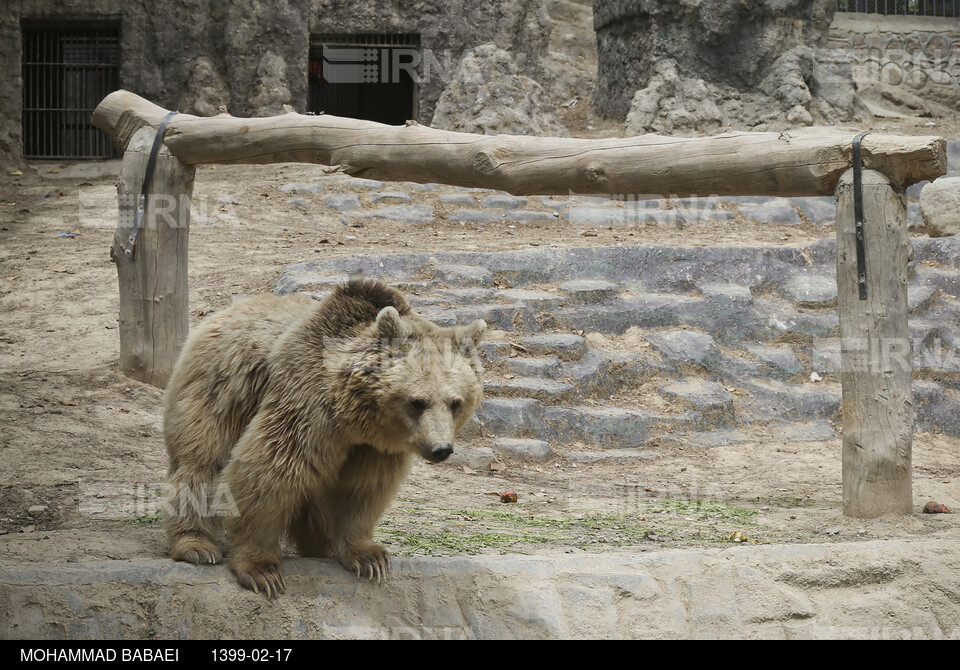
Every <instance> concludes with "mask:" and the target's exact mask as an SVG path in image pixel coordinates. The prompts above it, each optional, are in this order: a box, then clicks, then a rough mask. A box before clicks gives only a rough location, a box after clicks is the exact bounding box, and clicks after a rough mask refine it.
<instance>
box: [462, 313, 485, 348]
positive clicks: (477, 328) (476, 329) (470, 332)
mask: <svg viewBox="0 0 960 670" xmlns="http://www.w3.org/2000/svg"><path fill="white" fill-rule="evenodd" d="M485 332H487V322H486V321H484V320H483V319H477V320H476V321H474V322H473V323H471V324H470V325H469V326H464V327H463V329H462V330H461V331H460V338H461V340H472V341H473V343H474V344H476V343H477V342H479V341H480V338H482V337H483V334H484V333H485Z"/></svg>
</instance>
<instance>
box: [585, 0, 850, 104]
mask: <svg viewBox="0 0 960 670" xmlns="http://www.w3.org/2000/svg"><path fill="white" fill-rule="evenodd" d="M835 7H836V4H835V2H834V0H687V1H686V2H676V1H675V0H594V3H593V11H594V28H595V29H596V32H597V48H598V53H599V59H598V79H599V81H598V84H597V91H596V94H595V98H594V100H595V103H596V105H597V107H598V109H599V111H600V112H601V113H602V114H603V115H605V116H608V117H612V118H618V119H623V118H625V117H626V115H627V112H628V111H629V109H630V103H631V99H632V97H633V95H634V93H635V92H636V91H638V90H641V89H644V88H646V87H647V86H648V85H649V84H650V81H651V79H653V78H654V77H655V76H656V75H657V74H658V73H657V70H656V68H657V65H658V64H660V63H662V62H664V61H668V60H669V61H674V62H675V63H676V65H677V70H678V75H679V77H680V78H681V79H684V78H696V79H702V80H703V81H704V82H705V83H707V84H715V85H720V86H724V87H732V88H734V89H736V90H752V89H755V88H756V87H758V86H759V85H760V84H761V82H763V80H764V79H765V78H766V77H767V76H768V75H769V74H770V72H771V69H772V67H773V66H774V64H775V63H776V61H777V59H778V58H779V57H780V56H782V55H783V54H785V53H786V52H788V51H790V50H791V49H793V48H795V47H799V46H806V47H811V48H817V47H819V46H822V45H823V43H824V42H825V40H826V36H827V30H828V28H829V25H830V21H831V19H832V17H833V12H834V9H835Z"/></svg>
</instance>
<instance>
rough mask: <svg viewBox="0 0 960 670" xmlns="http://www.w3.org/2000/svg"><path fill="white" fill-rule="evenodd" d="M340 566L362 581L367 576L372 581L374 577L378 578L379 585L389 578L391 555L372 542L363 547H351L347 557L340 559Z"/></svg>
mask: <svg viewBox="0 0 960 670" xmlns="http://www.w3.org/2000/svg"><path fill="white" fill-rule="evenodd" d="M340 565H342V566H343V567H345V568H346V569H347V570H349V571H350V572H352V573H354V574H355V575H356V576H357V579H360V577H361V576H362V575H366V576H367V578H368V579H369V580H370V581H373V578H374V576H376V578H377V584H380V583H381V582H383V580H384V579H386V578H387V570H388V569H389V568H390V554H389V553H387V550H386V549H385V548H383V547H382V546H380V545H379V544H374V543H373V542H370V543H369V544H365V545H362V546H354V547H350V548H348V549H347V550H346V552H345V555H344V556H342V557H341V558H340Z"/></svg>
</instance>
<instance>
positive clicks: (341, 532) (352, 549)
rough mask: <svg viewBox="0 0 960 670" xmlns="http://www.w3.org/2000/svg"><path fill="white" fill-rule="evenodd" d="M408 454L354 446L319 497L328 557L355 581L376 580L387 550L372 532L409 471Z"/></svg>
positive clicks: (387, 557)
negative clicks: (331, 482)
mask: <svg viewBox="0 0 960 670" xmlns="http://www.w3.org/2000/svg"><path fill="white" fill-rule="evenodd" d="M411 462H412V457H411V456H410V455H408V454H384V453H382V452H379V451H377V450H375V449H374V448H373V447H369V446H366V445H361V446H357V447H354V449H353V451H352V452H351V453H350V456H349V458H348V459H347V462H346V463H345V464H344V466H343V468H342V469H341V470H340V472H339V474H338V477H337V481H336V482H335V484H334V486H333V487H332V488H331V489H329V490H328V491H325V492H324V495H323V496H322V500H323V503H322V510H323V512H324V514H325V522H326V523H327V525H328V528H329V529H330V533H331V539H330V547H329V555H330V556H332V557H334V558H336V559H337V560H338V561H339V562H340V565H342V566H343V567H344V568H346V569H347V570H349V571H350V572H353V573H354V574H356V575H357V578H358V579H359V578H360V577H361V576H366V577H367V578H368V579H371V580H372V579H373V578H374V576H376V578H377V582H378V583H379V582H381V581H382V580H383V578H384V577H385V576H386V571H387V569H388V568H389V567H390V554H389V553H387V550H386V549H385V548H384V547H382V546H380V545H379V544H377V543H375V542H374V541H373V531H374V528H375V527H376V525H377V522H378V521H379V520H380V517H381V516H383V512H384V510H386V508H387V506H388V505H389V504H390V501H391V500H393V497H394V496H395V495H396V492H397V489H398V488H400V484H402V483H403V480H404V478H405V477H406V475H407V473H408V472H409V471H410V465H411Z"/></svg>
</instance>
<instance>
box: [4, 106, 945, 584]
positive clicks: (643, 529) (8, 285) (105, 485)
mask: <svg viewBox="0 0 960 670" xmlns="http://www.w3.org/2000/svg"><path fill="white" fill-rule="evenodd" d="M582 121H583V122H587V121H590V119H586V118H585V119H583V120H582ZM926 121H927V120H924V119H921V120H918V121H900V122H898V124H899V125H898V126H897V127H893V124H892V122H878V123H877V124H876V128H874V130H876V131H878V132H879V131H881V126H886V130H887V132H894V131H899V132H904V133H911V134H935V133H939V134H946V136H947V137H949V138H951V139H953V138H958V137H960V128H954V127H947V128H943V127H934V128H931V127H927V126H924V123H925V122H926ZM610 132H612V130H611V128H610V127H609V125H608V126H603V125H602V124H598V125H597V126H596V127H595V129H594V131H591V132H584V133H582V134H583V135H585V136H591V135H594V136H597V135H601V134H606V133H610ZM118 170H119V161H108V162H102V163H73V164H55V163H49V162H43V163H35V164H33V165H32V166H31V169H28V170H26V171H24V174H22V175H11V174H10V173H9V172H10V171H9V170H8V169H4V170H3V174H2V175H0V179H2V182H0V219H2V231H0V472H2V475H0V477H2V480H0V485H2V489H0V562H2V563H4V564H7V565H14V564H39V563H43V564H49V563H56V562H74V561H94V560H103V559H133V558H157V557H163V556H165V555H166V551H167V547H166V542H165V539H164V537H163V532H162V526H161V523H160V522H159V515H158V514H157V513H156V505H155V504H151V503H150V500H151V492H152V491H154V490H155V488H156V487H155V483H157V482H161V481H162V480H163V478H164V475H165V470H166V455H165V449H164V445H163V439H162V431H161V391H160V389H157V388H154V387H152V386H149V385H145V384H142V383H139V382H136V381H133V380H131V379H128V378H126V377H124V376H123V375H121V374H120V373H119V372H118V369H117V360H118V350H119V341H118V333H117V310H118V296H117V280H116V271H115V268H114V265H113V262H112V261H111V260H110V257H109V248H110V245H111V239H112V237H113V232H114V230H113V229H114V226H115V218H113V217H115V210H110V208H109V207H107V208H106V210H105V213H103V215H100V214H98V213H97V212H98V211H99V210H97V209H96V208H95V207H93V206H92V205H90V202H91V200H90V198H92V197H93V196H94V195H99V196H104V195H106V197H107V199H108V200H109V198H110V197H112V195H113V193H114V191H113V182H114V179H115V176H116V174H117V172H118ZM320 173H321V168H320V167H318V166H311V165H287V164H284V165H275V166H265V167H255V166H233V167H225V166H202V167H200V168H198V170H197V178H196V189H195V193H194V202H195V203H203V204H202V206H204V207H207V208H208V209H207V210H206V211H207V212H208V213H209V212H211V211H213V210H212V209H211V208H215V209H216V212H215V214H216V215H215V216H202V215H201V216H198V217H196V218H195V220H194V223H193V224H192V229H191V237H192V239H191V244H190V247H191V249H190V259H189V262H190V269H189V271H190V305H191V306H190V317H191V323H192V324H195V323H197V322H199V321H200V319H202V318H203V316H204V315H205V314H208V313H209V312H211V311H214V310H217V309H219V308H221V307H223V306H225V305H228V304H230V302H231V300H232V299H233V297H234V296H237V295H243V294H253V293H259V292H264V291H269V290H270V288H271V286H272V283H273V281H274V280H275V279H276V277H277V276H278V274H279V273H280V271H281V270H282V269H283V268H284V267H285V266H286V265H289V264H291V263H295V262H299V261H306V260H311V259H315V258H322V257H331V256H345V255H352V254H358V253H365V252H373V251H376V252H378V253H389V252H405V251H422V250H427V249H429V250H483V251H493V250H506V249H516V248H525V247H529V246H530V245H534V246H536V245H539V246H545V247H553V246H592V245H611V244H636V243H672V242H673V241H674V240H673V239H672V238H666V239H665V238H664V234H663V230H662V229H660V230H658V229H656V228H653V227H651V228H642V227H637V228H633V229H626V228H617V229H609V230H607V229H601V230H596V231H591V232H592V233H593V235H591V236H589V237H585V236H584V235H583V234H582V231H581V230H578V229H571V228H565V227H562V226H560V225H558V224H530V225H528V226H525V227H523V230H522V231H521V230H518V229H517V228H511V227H508V225H509V224H507V223H499V224H489V225H488V224H485V225H484V226H483V229H482V230H478V229H476V227H471V226H465V225H461V224H459V223H451V222H447V221H445V220H443V218H442V217H443V214H444V212H445V210H444V209H443V208H444V205H441V204H440V203H439V201H438V200H437V199H435V198H434V196H432V195H430V194H424V193H419V192H413V191H410V193H411V195H412V196H413V198H414V203H417V202H430V203H431V204H434V206H435V208H436V210H437V212H438V213H439V214H440V216H439V217H438V222H437V223H436V224H435V225H400V224H396V223H390V222H386V221H378V220H368V221H366V222H365V226H364V227H363V228H348V227H347V226H345V225H344V223H342V221H341V216H340V215H339V214H338V213H336V212H333V211H331V210H328V209H326V208H325V207H324V206H323V205H322V198H323V196H324V195H326V194H329V193H331V192H335V189H333V188H326V187H325V190H324V192H323V193H318V194H301V195H300V197H303V198H305V199H306V200H308V202H309V203H310V206H309V207H306V208H303V207H297V206H294V205H289V204H285V203H284V201H285V200H286V199H288V198H289V196H287V195H285V194H283V193H281V192H280V191H279V190H278V189H277V186H278V185H280V184H282V183H287V182H299V181H309V180H311V179H312V178H314V177H316V176H317V175H319V174H320ZM218 200H220V203H218ZM65 232H75V233H78V235H76V236H74V237H68V236H62V235H60V234H59V233H65ZM832 233H833V229H832V228H823V227H817V226H813V225H801V226H793V227H785V226H784V227H777V228H773V229H772V228H771V227H770V226H769V225H768V226H761V225H757V224H753V223H750V222H747V221H744V220H741V219H737V220H734V221H732V222H723V223H717V224H714V223H701V224H693V225H690V226H688V227H687V228H686V229H685V230H684V243H685V244H690V245H717V244H770V243H771V241H776V242H779V243H782V244H785V245H797V246H801V245H805V244H808V243H810V242H812V241H815V240H817V239H820V238H822V237H824V236H827V235H831V234H832ZM752 430H753V431H754V432H753V433H751V438H752V440H751V441H749V442H744V443H738V444H734V445H730V446H720V447H714V448H711V449H702V448H692V447H685V446H683V445H682V444H680V445H677V444H671V443H667V442H662V441H661V442H659V443H656V444H652V445H650V447H649V453H650V454H651V455H652V457H651V458H649V459H647V460H643V461H636V462H631V463H627V464H623V463H621V464H613V463H596V464H575V463H572V462H570V461H568V460H566V459H564V458H563V455H564V453H568V452H569V451H573V450H576V449H577V448H578V446H577V445H556V446H555V449H556V450H557V452H558V458H556V459H555V460H553V461H550V462H546V463H542V464H533V463H520V462H512V461H504V462H500V463H498V464H497V465H496V468H497V469H495V470H488V471H471V470H470V469H465V468H463V467H461V466H456V465H453V464H449V463H448V464H443V465H439V466H432V465H428V464H426V463H419V462H418V463H417V464H416V465H415V467H414V469H413V473H412V475H411V477H410V479H409V481H408V482H407V483H406V484H405V485H404V487H403V488H402V490H401V492H400V496H399V498H398V500H397V501H396V502H395V504H394V505H393V506H392V507H391V509H390V511H389V512H388V514H387V516H386V518H385V519H384V521H383V523H382V524H381V526H380V530H379V531H378V532H379V537H380V538H381V540H382V541H384V542H385V543H386V544H387V545H388V546H389V547H390V548H391V550H392V552H393V553H395V554H398V555H449V554H463V553H498V552H523V553H531V554H551V553H560V552H567V553H571V552H599V551H607V550H609V549H611V548H617V547H636V548H637V549H638V550H640V551H655V550H657V549H660V548H663V547H678V546H721V545H724V544H726V543H729V542H733V541H737V540H741V539H745V540H746V541H747V542H764V543H798V542H834V541H851V540H860V539H863V540H867V539H890V538H902V539H904V540H911V539H919V538H954V539H960V515H927V514H920V513H919V512H920V509H921V507H922V506H923V504H924V503H925V502H927V501H928V500H936V501H938V502H941V503H944V504H946V505H948V506H950V507H952V508H954V509H956V508H957V507H960V486H958V484H960V440H956V439H950V438H945V437H942V436H933V435H928V434H917V435H916V436H915V440H914V445H913V449H914V451H913V464H914V473H913V474H914V506H915V512H916V513H915V514H913V515H912V516H909V517H889V518H882V519H875V520H855V519H848V518H845V517H843V516H842V514H841V512H840V494H841V489H840V482H841V468H840V450H841V445H840V440H839V439H836V440H831V441H827V442H778V441H777V440H776V439H774V438H773V431H772V429H768V428H763V427H761V428H754V429H752ZM464 446H467V447H482V446H488V441H487V440H485V438H484V437H483V436H482V435H473V436H469V437H467V438H466V439H465V441H464ZM581 448H582V447H581ZM508 489H512V490H514V491H516V492H517V494H518V503H517V504H515V505H508V504H504V503H501V502H500V499H499V496H498V495H496V494H498V493H500V492H503V491H505V490H508ZM136 500H140V501H147V502H146V503H144V504H135V501H136ZM153 503H155V500H154V501H153ZM31 507H34V510H33V511H32V512H31V511H29V509H30V508H31ZM737 532H740V533H742V535H735V533H737Z"/></svg>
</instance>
